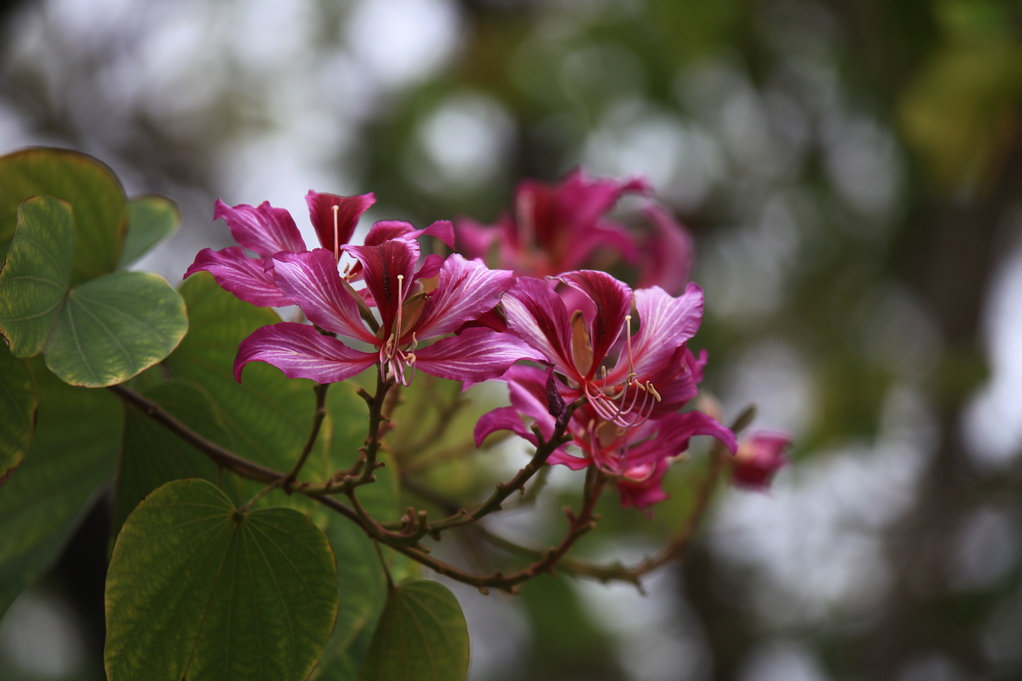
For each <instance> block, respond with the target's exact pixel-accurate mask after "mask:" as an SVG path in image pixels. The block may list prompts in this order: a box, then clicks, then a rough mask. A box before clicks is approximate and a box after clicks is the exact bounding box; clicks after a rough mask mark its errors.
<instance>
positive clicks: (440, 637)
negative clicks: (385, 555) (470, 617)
mask: <svg viewBox="0 0 1022 681" xmlns="http://www.w3.org/2000/svg"><path fill="white" fill-rule="evenodd" d="M468 654H469V650H468V627H467V625H466V624H465V616H464V614H462V612H461V606H460V605H458V599H456V598H455V597H454V594H452V593H451V592H450V590H449V589H448V588H447V587H445V586H444V585H442V584H440V583H438V582H430V581H416V582H407V583H405V584H401V585H399V586H397V587H395V588H394V589H393V590H392V591H391V592H390V594H389V596H388V597H387V606H386V608H384V610H383V615H382V616H381V617H380V622H379V624H378V625H377V626H376V632H375V633H374V634H373V639H372V642H371V643H370V644H369V653H368V654H367V655H366V659H365V663H364V664H363V666H362V672H361V674H360V675H359V680H360V681H463V680H464V679H465V677H466V676H467V675H468Z"/></svg>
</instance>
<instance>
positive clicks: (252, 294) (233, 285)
mask: <svg viewBox="0 0 1022 681" xmlns="http://www.w3.org/2000/svg"><path fill="white" fill-rule="evenodd" d="M266 263H267V261H266V260H264V259H262V258H249V257H248V256H246V255H245V251H244V250H242V249H241V248H239V247H238V246H231V247H230V248H225V249H223V250H220V251H214V250H213V249H211V248H204V249H202V250H201V251H199V253H198V255H196V256H195V262H193V263H192V264H191V267H189V268H188V271H187V272H185V277H186V278H187V277H190V276H192V275H193V274H195V273H196V272H200V271H206V272H209V273H210V274H212V275H213V278H214V279H216V283H218V284H220V287H221V288H222V289H224V290H225V291H229V292H230V293H233V294H234V295H235V296H236V297H237V298H239V299H241V300H244V301H245V302H246V303H251V304H252V305H258V306H259V307H284V306H286V305H291V304H292V303H291V300H290V299H288V298H287V297H286V296H285V295H284V294H283V293H281V291H280V289H278V288H277V284H276V282H275V280H274V278H273V268H272V267H271V268H270V269H269V270H267V268H266Z"/></svg>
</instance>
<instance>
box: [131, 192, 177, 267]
mask: <svg viewBox="0 0 1022 681" xmlns="http://www.w3.org/2000/svg"><path fill="white" fill-rule="evenodd" d="M180 223H181V214H180V213H178V210H177V206H176V205H174V202H173V201H171V200H170V199H167V198H165V197H162V196H140V197H138V198H134V199H132V200H131V201H129V202H128V232H127V234H125V235H124V249H123V250H122V251H121V259H120V262H119V263H118V264H117V266H118V267H127V266H128V265H130V264H131V263H133V262H135V261H136V260H138V259H139V258H141V257H142V256H143V255H145V254H146V252H147V251H148V250H149V249H150V248H152V247H153V246H155V245H156V244H158V243H159V242H161V241H163V240H164V239H166V238H167V237H168V236H170V235H171V234H173V233H174V232H175V231H176V230H177V228H178V225H179V224H180Z"/></svg>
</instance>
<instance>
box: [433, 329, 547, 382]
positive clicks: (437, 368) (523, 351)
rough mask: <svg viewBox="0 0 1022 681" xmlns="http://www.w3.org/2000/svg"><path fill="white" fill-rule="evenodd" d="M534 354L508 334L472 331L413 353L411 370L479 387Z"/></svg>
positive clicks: (442, 340) (468, 330) (466, 331)
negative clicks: (414, 368)
mask: <svg viewBox="0 0 1022 681" xmlns="http://www.w3.org/2000/svg"><path fill="white" fill-rule="evenodd" d="M535 354H536V353H535V351H533V350H531V349H530V348H527V347H525V346H524V345H523V344H522V343H521V342H520V341H519V340H518V339H517V338H515V337H514V336H512V335H511V334H508V333H495V332H493V331H491V330H489V329H485V328H474V329H466V330H465V331H463V332H462V334H461V335H460V336H451V337H450V338H444V339H441V340H439V341H437V342H436V343H434V344H433V345H430V346H429V347H426V348H422V349H421V350H416V351H415V358H416V362H415V366H417V367H418V368H419V369H422V370H423V371H425V372H426V373H427V374H432V375H434V376H439V377H440V378H449V379H452V380H455V381H469V382H470V383H479V382H481V381H486V380H489V379H491V378H497V377H498V376H500V375H501V374H503V373H504V372H505V371H507V369H508V367H510V366H511V365H512V364H514V363H515V362H516V361H518V360H520V359H534V357H533V356H534V355H535Z"/></svg>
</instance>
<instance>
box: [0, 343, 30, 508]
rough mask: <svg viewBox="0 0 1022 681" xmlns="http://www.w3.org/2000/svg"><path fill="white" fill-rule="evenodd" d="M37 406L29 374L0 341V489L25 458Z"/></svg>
mask: <svg viewBox="0 0 1022 681" xmlns="http://www.w3.org/2000/svg"><path fill="white" fill-rule="evenodd" d="M38 406H39V396H38V395H37V393H36V387H35V379H34V378H33V377H32V372H31V370H29V368H28V366H26V365H25V363H24V362H22V361H21V360H19V359H17V358H16V357H15V356H14V355H12V354H11V351H10V349H9V348H8V347H7V344H6V343H4V342H3V341H0V489H2V488H3V485H4V481H5V480H6V479H7V476H9V475H10V474H11V473H13V472H14V469H15V468H17V466H18V464H20V463H21V460H22V459H23V458H25V452H27V451H28V447H29V444H31V442H32V433H33V432H34V430H35V423H34V420H35V414H36V408H37V407H38Z"/></svg>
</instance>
